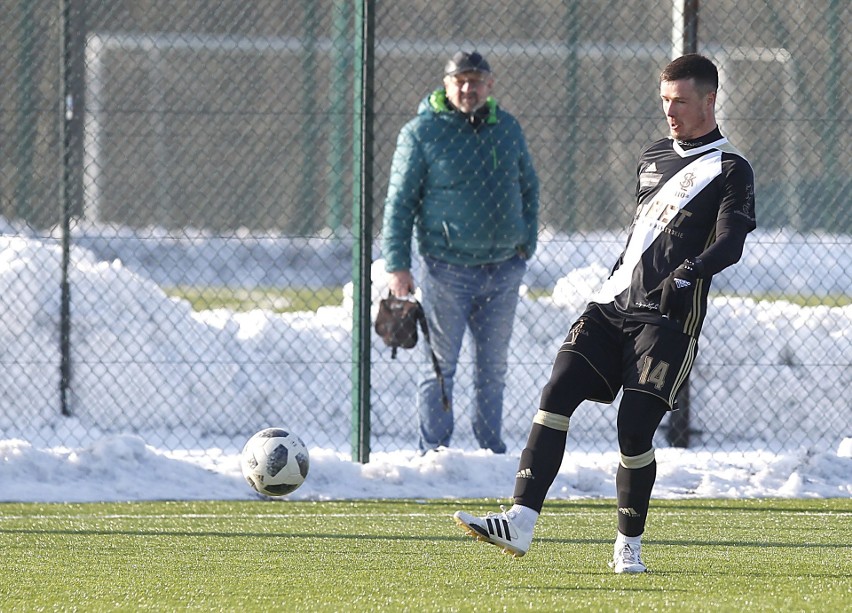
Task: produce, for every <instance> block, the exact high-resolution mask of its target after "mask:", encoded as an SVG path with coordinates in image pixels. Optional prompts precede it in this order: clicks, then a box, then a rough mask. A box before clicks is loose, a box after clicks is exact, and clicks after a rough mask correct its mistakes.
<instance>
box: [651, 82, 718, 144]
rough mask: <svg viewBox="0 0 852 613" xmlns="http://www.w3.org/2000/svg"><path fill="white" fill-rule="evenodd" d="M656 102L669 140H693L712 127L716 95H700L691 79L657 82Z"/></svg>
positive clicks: (714, 124)
mask: <svg viewBox="0 0 852 613" xmlns="http://www.w3.org/2000/svg"><path fill="white" fill-rule="evenodd" d="M660 99H661V100H662V101H663V113H665V114H666V122H667V123H668V125H669V131H670V132H671V135H672V138H675V139H677V140H693V139H695V138H698V137H699V136H704V135H705V134H707V133H708V132H711V131H712V130H713V129H714V128H715V127H716V118H715V115H714V112H713V107H714V105H715V104H716V92H708V93H702V91H701V90H700V89H699V88H697V87H696V86H695V80H694V79H681V80H679V81H661V82H660Z"/></svg>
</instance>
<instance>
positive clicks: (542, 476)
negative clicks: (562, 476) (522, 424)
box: [514, 423, 568, 513]
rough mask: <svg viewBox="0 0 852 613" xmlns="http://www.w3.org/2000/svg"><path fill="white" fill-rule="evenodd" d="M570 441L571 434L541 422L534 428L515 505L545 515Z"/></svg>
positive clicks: (518, 477)
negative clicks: (550, 491)
mask: <svg viewBox="0 0 852 613" xmlns="http://www.w3.org/2000/svg"><path fill="white" fill-rule="evenodd" d="M567 438H568V432H567V431H564V430H554V429H553V428H548V427H546V426H542V425H541V424H538V423H534V424H533V425H532V428H531V429H530V435H529V438H528V439H527V446H526V448H525V449H524V450H523V451H522V452H521V461H520V462H519V463H518V473H517V475H515V493H514V499H515V504H520V505H523V506H525V507H529V508H531V509H534V510H535V511H537V512H539V513H541V507H542V505H543V504H544V499H545V497H546V496H547V490H549V489H550V486H551V485H552V484H553V480H554V479H556V474H557V473H558V472H559V467H560V466H561V465H562V456H564V455H565V441H566V440H567Z"/></svg>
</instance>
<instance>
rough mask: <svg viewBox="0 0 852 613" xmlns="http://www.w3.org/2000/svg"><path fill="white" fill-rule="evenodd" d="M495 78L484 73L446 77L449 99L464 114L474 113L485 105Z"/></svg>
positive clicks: (463, 73)
mask: <svg viewBox="0 0 852 613" xmlns="http://www.w3.org/2000/svg"><path fill="white" fill-rule="evenodd" d="M492 85H494V78H493V77H492V76H491V75H490V74H487V73H483V72H475V71H471V72H462V73H459V74H457V75H453V76H451V77H444V87H445V88H446V90H447V98H448V99H449V101H450V102H452V103H453V106H454V107H456V108H457V109H458V110H460V111H461V112H462V113H472V112H474V111H475V110H476V109H478V108H479V107H481V106H482V105H483V104H485V101H486V99H487V98H488V95H489V94H490V93H491V87H492Z"/></svg>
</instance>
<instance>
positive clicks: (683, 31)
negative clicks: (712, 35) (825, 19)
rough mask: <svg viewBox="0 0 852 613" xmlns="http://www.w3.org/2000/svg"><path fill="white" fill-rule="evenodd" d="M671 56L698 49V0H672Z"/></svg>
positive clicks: (681, 430) (678, 441) (682, 398)
mask: <svg viewBox="0 0 852 613" xmlns="http://www.w3.org/2000/svg"><path fill="white" fill-rule="evenodd" d="M672 20H673V27H672V57H673V58H677V57H680V56H681V55H684V54H686V53H696V52H697V51H698V0H674V8H673V11H672ZM689 402H690V399H689V379H687V380H686V381H685V382H684V384H683V387H682V388H681V389H680V391H679V392H678V395H677V405H678V407H679V408H678V410H677V411H672V412H671V413H670V414H669V423H668V428H667V430H666V441H667V442H668V443H669V445H671V446H672V447H689V438H690V435H691V434H692V429H691V427H690V423H689V421H690V418H689Z"/></svg>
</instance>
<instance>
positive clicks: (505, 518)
mask: <svg viewBox="0 0 852 613" xmlns="http://www.w3.org/2000/svg"><path fill="white" fill-rule="evenodd" d="M500 511H501V512H500V513H488V515H486V516H485V517H475V516H473V515H471V514H470V513H465V512H464V511H456V512H455V513H454V514H453V519H455V520H456V523H457V524H458V525H459V526H461V527H462V529H464V531H465V532H466V533H467V534H468V535H469V536H472V537H473V538H475V539H476V540H478V541H484V542H486V543H491V544H492V545H497V547H499V548H500V549H502V550H503V553H505V554H508V555H510V556H514V557H516V558H520V557H521V556H522V555H524V554H525V553H526V552H527V550H528V549H529V548H530V543H532V537H533V531H532V530H529V531H526V530H520V529H519V528H518V527H517V525H515V522H514V521H512V520H513V519H514V516H515V513H513V512H512V511H511V510H510V511H506V508H505V507H503V506H502V505H501V506H500Z"/></svg>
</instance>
